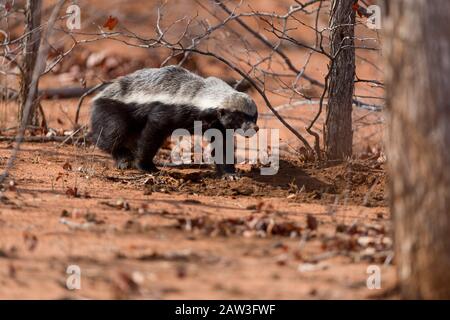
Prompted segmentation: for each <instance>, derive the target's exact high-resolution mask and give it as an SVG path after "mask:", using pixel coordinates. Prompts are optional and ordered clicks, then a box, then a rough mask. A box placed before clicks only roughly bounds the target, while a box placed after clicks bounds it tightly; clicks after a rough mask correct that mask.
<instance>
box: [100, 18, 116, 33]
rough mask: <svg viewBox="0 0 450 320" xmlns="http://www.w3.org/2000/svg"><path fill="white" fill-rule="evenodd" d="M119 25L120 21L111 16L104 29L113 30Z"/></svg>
mask: <svg viewBox="0 0 450 320" xmlns="http://www.w3.org/2000/svg"><path fill="white" fill-rule="evenodd" d="M117 23H119V19H117V18H116V17H113V16H109V17H108V20H106V22H105V24H104V25H103V28H108V29H109V30H113V29H114V28H115V27H116V26H117Z"/></svg>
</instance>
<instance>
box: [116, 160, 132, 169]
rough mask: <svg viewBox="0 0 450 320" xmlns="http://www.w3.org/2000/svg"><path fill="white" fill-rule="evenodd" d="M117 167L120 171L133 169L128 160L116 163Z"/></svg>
mask: <svg viewBox="0 0 450 320" xmlns="http://www.w3.org/2000/svg"><path fill="white" fill-rule="evenodd" d="M116 167H117V169H120V170H125V169H130V168H132V167H133V163H132V161H130V160H128V159H119V160H117V161H116Z"/></svg>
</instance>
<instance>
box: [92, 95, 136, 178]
mask: <svg viewBox="0 0 450 320" xmlns="http://www.w3.org/2000/svg"><path fill="white" fill-rule="evenodd" d="M91 119H92V122H91V134H90V135H91V140H92V143H94V144H95V145H96V146H98V147H99V148H100V149H101V150H103V151H106V152H108V153H109V154H111V155H112V157H113V158H114V160H115V162H116V166H117V167H118V168H120V169H127V168H131V167H132V166H133V163H134V158H135V157H134V155H133V150H132V148H130V146H129V143H128V141H129V140H130V137H131V136H132V128H134V127H136V125H135V124H134V123H133V120H132V119H131V117H130V116H129V115H128V112H127V107H126V106H125V105H123V104H122V103H120V102H117V101H113V100H109V99H98V100H97V101H95V102H94V106H93V112H92V118H91Z"/></svg>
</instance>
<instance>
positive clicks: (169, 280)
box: [0, 143, 395, 299]
mask: <svg viewBox="0 0 450 320" xmlns="http://www.w3.org/2000/svg"><path fill="white" fill-rule="evenodd" d="M9 152H10V147H9V146H8V145H7V144H6V143H2V144H1V151H0V155H1V157H2V163H4V162H5V160H6V157H7V156H8V155H9ZM346 166H347V167H348V166H352V167H353V169H352V170H350V169H349V168H346ZM359 166H361V167H359ZM362 166H364V167H362ZM285 167H289V169H283V170H282V171H281V172H280V173H279V175H277V176H274V177H273V178H271V179H267V181H256V179H257V178H256V176H252V175H251V173H249V172H244V173H243V175H244V176H246V177H244V178H242V179H241V180H238V181H223V180H220V179H215V178H208V172H210V170H209V169H208V168H205V169H167V170H166V169H164V170H163V171H162V172H161V173H160V174H159V175H157V176H151V175H143V174H141V173H139V172H138V171H120V170H117V169H115V168H114V167H113V165H112V161H111V160H110V159H109V158H108V157H106V156H105V155H103V154H101V153H99V152H96V151H94V152H93V151H92V149H90V148H88V149H83V148H79V147H75V146H62V147H59V143H46V144H28V143H27V144H24V145H23V150H22V152H21V154H20V157H19V159H18V161H17V165H16V167H15V168H14V170H13V171H12V173H11V176H12V177H13V179H12V180H11V181H13V182H11V183H10V186H9V188H8V189H7V190H6V191H4V192H3V193H2V199H1V209H0V234H1V237H0V285H1V288H2V290H1V291H0V298H138V299H140V298H143V299H153V298H157V299H170V298H194V299H197V298H199V299H200V298H202V299H212V298H218V299H222V298H223V299H231V298H236V299H239V298H250V299H264V298H266V299H279V298H289V299H309V298H313V299H333V298H337V299H346V298H358V299H359V298H375V297H378V296H380V294H381V293H382V292H384V291H386V290H389V289H391V287H392V286H393V285H394V283H395V277H394V272H393V267H392V266H391V265H386V266H383V263H384V262H385V261H386V259H389V256H390V255H391V240H390V237H389V234H390V217H389V213H388V210H387V208H386V207H385V206H375V205H377V203H383V196H382V189H383V186H382V185H380V186H378V187H376V188H372V190H376V189H378V190H376V191H375V192H374V195H373V196H372V195H369V198H370V199H371V200H373V201H375V205H374V206H370V205H369V206H367V205H366V206H361V205H360V204H359V205H358V203H361V202H360V201H361V199H360V194H362V193H363V189H364V188H366V191H367V188H370V187H371V185H370V184H369V180H372V184H373V183H374V182H373V181H375V180H376V179H379V181H381V182H382V183H383V184H384V178H383V174H381V175H380V173H379V171H380V170H379V169H372V168H371V166H370V165H369V164H353V165H349V164H347V165H338V166H335V167H329V168H324V169H322V168H320V169H315V168H311V167H309V166H305V167H303V166H302V165H295V164H292V163H291V164H286V165H285ZM357 168H359V169H357ZM362 169H364V170H362ZM373 170H374V171H373ZM340 175H343V176H346V175H347V176H346V179H347V181H348V182H349V184H348V186H350V189H348V192H347V196H348V197H347V198H344V197H341V198H340V199H339V198H338V200H337V201H334V200H333V201H330V199H335V196H336V195H337V194H340V195H341V196H342V195H343V193H342V190H344V189H345V188H344V189H340V188H341V187H340V186H339V185H340V182H339V178H338V176H340ZM362 176H363V177H365V178H362ZM290 177H296V178H297V179H296V181H295V183H294V185H305V186H307V187H305V188H304V190H303V191H298V189H297V188H296V187H295V186H292V185H289V180H290V179H289V178H290ZM181 179H183V180H181ZM374 179H375V180H374ZM352 181H354V182H352ZM361 181H363V182H361ZM159 183H161V184H159ZM176 185H178V186H180V185H181V186H180V187H179V188H178V190H177V188H176V187H175V186H176ZM255 185H258V186H259V187H260V188H261V189H262V190H264V195H260V194H259V193H258V194H255V189H254V188H253V186H255ZM250 186H251V187H250ZM324 186H328V188H324ZM364 186H366V187H364ZM249 187H250V189H249ZM328 192H332V193H328ZM214 194H217V195H214ZM222 194H224V195H222ZM286 194H288V196H286ZM333 196H334V197H333ZM371 200H369V202H370V201H371ZM344 202H347V203H348V204H347V205H342V203H344ZM72 264H75V265H78V266H80V268H81V271H82V289H81V290H76V291H69V290H67V289H66V287H65V281H66V278H67V275H66V274H65V271H66V268H67V267H68V266H69V265H72ZM371 264H376V265H380V266H381V270H382V289H384V290H369V289H368V288H367V287H366V279H367V277H368V274H367V273H366V270H367V267H368V266H369V265H371ZM380 297H381V296H380Z"/></svg>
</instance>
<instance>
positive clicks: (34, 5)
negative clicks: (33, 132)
mask: <svg viewBox="0 0 450 320" xmlns="http://www.w3.org/2000/svg"><path fill="white" fill-rule="evenodd" d="M41 9H42V0H27V4H26V8H25V34H26V36H25V38H24V55H23V63H22V79H21V83H20V94H19V108H20V109H19V121H20V122H22V121H25V120H26V121H27V122H28V124H30V125H35V126H37V125H39V123H38V119H39V117H38V111H39V110H38V103H39V101H38V95H37V90H35V92H36V94H35V96H34V97H32V105H31V109H30V115H29V117H28V119H23V116H24V107H25V102H26V101H27V96H28V92H29V90H30V86H31V85H32V82H31V81H32V76H33V71H34V66H35V64H36V58H37V55H38V52H39V46H40V43H41V31H40V28H39V27H40V25H41ZM35 85H36V87H37V85H38V84H37V83H36V84H35Z"/></svg>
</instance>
